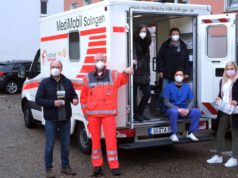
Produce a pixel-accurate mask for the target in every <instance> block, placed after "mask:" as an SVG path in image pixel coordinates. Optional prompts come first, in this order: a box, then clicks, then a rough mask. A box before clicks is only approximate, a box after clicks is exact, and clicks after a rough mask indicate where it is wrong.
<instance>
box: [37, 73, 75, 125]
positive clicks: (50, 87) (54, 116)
mask: <svg viewBox="0 0 238 178" xmlns="http://www.w3.org/2000/svg"><path fill="white" fill-rule="evenodd" d="M59 82H62V85H63V87H64V89H65V110H66V119H70V118H71V116H72V109H71V102H72V101H73V99H78V96H77V94H76V92H75V90H74V88H73V85H72V82H71V81H70V80H69V79H67V78H66V77H65V76H64V75H61V79H60V81H59ZM57 85H58V83H57V81H56V80H54V79H53V78H52V77H48V78H45V79H43V80H42V81H41V83H40V85H39V88H38V90H37V93H36V104H38V105H40V106H43V108H44V118H45V119H46V120H54V121H57V120H58V107H55V106H54V101H55V100H56V99H57Z"/></svg>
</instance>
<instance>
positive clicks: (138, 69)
mask: <svg viewBox="0 0 238 178" xmlns="http://www.w3.org/2000/svg"><path fill="white" fill-rule="evenodd" d="M150 44H151V34H150V31H149V30H148V28H147V26H146V25H144V24H141V25H139V26H138V27H137V28H136V30H135V31H134V34H133V62H134V70H135V74H134V76H133V81H134V82H133V98H134V101H133V102H134V106H133V109H134V120H135V121H139V122H142V121H143V120H144V119H145V120H148V119H149V117H148V116H146V115H145V114H144V110H145V107H146V104H147V103H148V101H149V99H150V96H151V87H150ZM138 88H139V89H141V90H142V93H143V96H142V98H141V100H140V102H139V105H138V102H137V98H138Z"/></svg>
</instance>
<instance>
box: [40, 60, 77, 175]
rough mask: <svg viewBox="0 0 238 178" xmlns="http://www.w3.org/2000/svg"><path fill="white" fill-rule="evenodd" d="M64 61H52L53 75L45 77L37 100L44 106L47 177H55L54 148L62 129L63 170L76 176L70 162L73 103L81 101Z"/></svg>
mask: <svg viewBox="0 0 238 178" xmlns="http://www.w3.org/2000/svg"><path fill="white" fill-rule="evenodd" d="M62 69H63V66H62V63H61V62H60V61H58V60H55V61H53V62H52V63H51V64H50V76H49V77H47V78H45V79H43V80H42V81H41V83H40V86H39V88H38V90H37V94H36V103H37V104H38V105H40V106H43V111H44V118H45V135H46V144H45V169H46V177H47V178H53V177H55V175H54V173H53V171H52V168H53V165H52V162H53V149H54V142H55V137H56V132H57V130H59V132H60V142H61V164H62V165H61V166H62V169H61V173H63V174H67V175H75V174H76V173H75V172H74V171H72V169H71V168H70V164H69V143H70V125H71V124H70V118H71V115H72V110H71V103H72V104H73V105H77V104H78V96H77V94H76V92H75V90H74V88H73V85H72V82H71V81H70V80H69V79H67V78H66V77H65V76H64V75H62V74H61V72H62Z"/></svg>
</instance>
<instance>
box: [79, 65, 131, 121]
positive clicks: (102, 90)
mask: <svg viewBox="0 0 238 178" xmlns="http://www.w3.org/2000/svg"><path fill="white" fill-rule="evenodd" d="M128 80H129V75H128V74H126V73H119V72H117V71H115V70H107V69H106V70H105V71H104V73H103V75H102V76H98V75H97V73H96V72H95V71H92V72H89V73H88V74H87V75H86V76H85V77H84V79H83V87H82V89H81V95H80V102H81V107H82V111H83V113H84V114H85V115H86V116H88V115H90V116H94V117H104V116H108V115H117V91H118V88H119V87H120V86H122V85H124V84H126V83H127V82H128Z"/></svg>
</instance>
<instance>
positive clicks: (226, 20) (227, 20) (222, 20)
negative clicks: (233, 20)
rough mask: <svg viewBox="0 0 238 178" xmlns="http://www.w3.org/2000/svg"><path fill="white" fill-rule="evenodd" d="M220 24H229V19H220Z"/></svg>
mask: <svg viewBox="0 0 238 178" xmlns="http://www.w3.org/2000/svg"><path fill="white" fill-rule="evenodd" d="M218 20H219V21H220V22H223V23H224V22H229V19H228V18H220V19H218Z"/></svg>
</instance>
